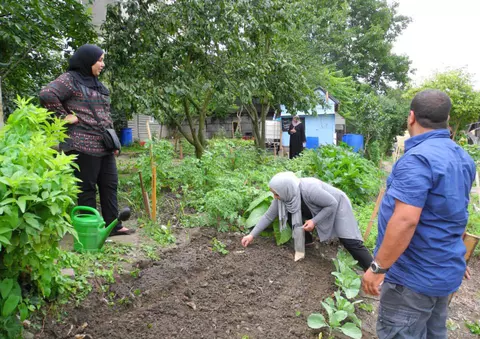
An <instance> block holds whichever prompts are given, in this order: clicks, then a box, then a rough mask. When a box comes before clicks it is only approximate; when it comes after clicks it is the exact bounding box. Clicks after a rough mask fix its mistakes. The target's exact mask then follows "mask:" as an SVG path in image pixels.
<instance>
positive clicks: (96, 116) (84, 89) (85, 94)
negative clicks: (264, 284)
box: [77, 81, 106, 132]
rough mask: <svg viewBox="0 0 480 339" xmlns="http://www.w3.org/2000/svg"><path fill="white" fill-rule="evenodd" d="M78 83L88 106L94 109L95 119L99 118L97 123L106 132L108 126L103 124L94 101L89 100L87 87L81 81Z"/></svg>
mask: <svg viewBox="0 0 480 339" xmlns="http://www.w3.org/2000/svg"><path fill="white" fill-rule="evenodd" d="M77 84H78V86H79V87H80V90H81V91H82V94H83V97H84V99H85V100H86V101H87V103H88V107H89V108H90V110H91V111H92V113H93V117H94V118H95V120H97V123H98V126H100V130H101V131H102V132H105V130H106V128H105V127H104V126H103V125H102V121H101V120H100V118H99V117H98V115H97V112H96V111H95V109H94V108H93V105H92V103H91V102H90V100H88V96H87V87H86V86H84V85H82V84H81V83H80V82H78V81H77Z"/></svg>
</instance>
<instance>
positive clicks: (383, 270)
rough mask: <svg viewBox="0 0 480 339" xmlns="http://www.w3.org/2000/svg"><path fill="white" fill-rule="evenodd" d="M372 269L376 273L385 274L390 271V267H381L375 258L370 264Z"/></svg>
mask: <svg viewBox="0 0 480 339" xmlns="http://www.w3.org/2000/svg"><path fill="white" fill-rule="evenodd" d="M370 269H371V270H372V272H373V273H375V274H385V273H387V271H388V268H381V267H380V265H379V264H378V263H377V262H376V261H375V260H374V261H372V263H371V264H370Z"/></svg>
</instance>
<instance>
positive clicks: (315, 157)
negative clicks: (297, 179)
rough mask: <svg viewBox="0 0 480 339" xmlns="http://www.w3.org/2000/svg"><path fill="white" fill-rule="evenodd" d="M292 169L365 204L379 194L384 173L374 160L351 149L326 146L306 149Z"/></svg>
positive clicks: (294, 161)
mask: <svg viewBox="0 0 480 339" xmlns="http://www.w3.org/2000/svg"><path fill="white" fill-rule="evenodd" d="M289 168H290V170H292V171H294V172H296V171H299V170H302V171H303V172H304V175H305V176H315V177H318V178H319V179H321V180H322V181H325V182H327V183H329V184H331V185H333V186H335V187H336V188H339V189H341V190H342V191H344V192H345V193H346V194H347V196H348V197H349V198H350V200H352V202H354V203H357V204H363V203H365V202H367V201H369V199H370V198H372V197H373V196H375V195H376V194H378V190H379V188H380V184H381V178H382V173H381V171H380V170H379V169H378V168H377V167H376V166H375V164H374V163H372V162H371V161H369V160H367V159H365V158H363V157H362V156H361V155H360V154H358V153H355V152H353V151H352V150H351V149H350V148H349V147H345V146H334V145H325V146H322V147H320V148H319V149H317V150H306V151H304V153H303V155H302V156H301V157H298V158H296V159H294V160H293V161H292V164H291V165H289Z"/></svg>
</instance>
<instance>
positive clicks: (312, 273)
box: [38, 228, 480, 339]
mask: <svg viewBox="0 0 480 339" xmlns="http://www.w3.org/2000/svg"><path fill="white" fill-rule="evenodd" d="M182 233H183V231H182ZM179 238H182V240H181V242H182V244H179V246H177V247H175V248H170V249H167V250H165V251H164V252H163V253H161V254H160V257H161V259H160V260H158V261H150V262H145V261H144V260H142V262H141V263H139V265H136V266H137V267H140V268H141V269H142V270H141V271H139V272H138V271H137V272H136V274H131V273H129V274H124V275H123V276H121V277H119V278H117V281H116V283H114V284H112V285H110V287H109V289H108V291H106V292H102V287H101V286H96V288H95V291H94V292H92V293H91V294H90V295H89V297H88V298H87V299H86V300H85V301H83V302H82V303H81V304H80V306H78V307H74V306H68V307H66V308H65V309H64V311H62V312H61V314H63V315H64V316H63V317H61V318H58V316H52V317H50V318H48V319H47V320H46V321H45V327H44V329H43V332H42V333H41V334H40V335H39V336H38V337H39V338H74V337H75V335H79V336H77V338H134V337H135V338H138V339H140V338H152V339H154V338H155V339H157V338H239V339H247V338H249V339H252V338H318V333H319V331H318V330H312V329H310V328H309V327H308V326H307V317H308V316H309V315H310V314H311V313H313V312H322V311H323V309H322V307H321V304H320V301H322V300H324V299H325V298H326V297H328V296H332V295H333V292H334V291H335V290H336V287H335V285H334V277H333V276H332V275H331V272H332V271H333V270H334V269H335V268H334V265H333V263H332V260H331V258H333V257H335V255H336V253H337V250H338V246H336V245H334V244H330V245H327V244H318V243H317V244H316V247H314V248H308V249H307V255H306V258H305V260H303V261H300V262H294V261H293V250H292V249H291V248H290V247H289V246H288V245H284V246H280V247H279V246H276V245H275V241H274V240H273V239H272V238H259V239H255V242H254V243H253V244H252V245H250V246H249V247H248V248H247V249H244V248H242V247H241V245H240V238H241V235H233V234H221V233H217V232H216V231H215V230H213V229H211V228H202V229H191V230H189V232H188V234H187V235H186V236H185V235H184V236H182V237H180V236H179ZM214 238H217V239H218V241H219V243H223V244H225V245H226V247H225V249H226V250H227V251H228V253H227V254H221V253H220V251H221V248H220V247H218V246H217V247H216V248H215V250H213V247H212V245H213V244H215V242H214V241H212V239H214ZM134 266H135V265H134ZM471 266H472V270H473V272H474V274H476V272H480V263H479V261H478V260H477V259H476V258H475V259H474V261H472V262H471ZM478 290H479V282H478V279H477V278H476V277H475V278H474V279H473V280H471V281H468V282H464V284H463V285H462V288H461V290H460V292H459V293H458V294H457V295H456V297H455V298H454V299H453V301H452V305H451V309H450V320H449V322H448V324H449V327H450V329H451V330H450V331H449V338H458V339H460V338H476V337H477V336H475V335H473V334H470V333H469V331H468V329H466V327H465V326H464V323H465V321H474V320H476V319H478V318H479V317H480V302H479V299H478V295H477V292H476V291H478ZM358 299H363V300H364V302H365V303H366V304H369V305H371V310H370V309H368V307H366V309H367V310H364V309H363V307H362V309H359V308H358V306H359V305H357V312H356V313H357V315H358V317H359V318H360V319H361V321H362V332H363V338H367V339H368V338H376V336H375V335H374V333H375V320H376V316H377V314H376V309H377V307H378V301H377V300H376V299H375V298H370V297H365V296H363V297H357V300H358ZM360 305H361V304H360ZM83 335H85V336H83ZM324 338H326V336H325V335H324ZM334 338H346V337H345V336H343V335H342V334H340V333H337V332H334Z"/></svg>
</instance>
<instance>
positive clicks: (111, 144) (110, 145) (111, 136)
mask: <svg viewBox="0 0 480 339" xmlns="http://www.w3.org/2000/svg"><path fill="white" fill-rule="evenodd" d="M79 86H80V89H81V90H82V93H83V96H84V97H85V100H87V102H88V106H90V110H91V111H92V113H93V116H94V118H95V120H97V122H98V125H99V126H100V131H101V133H102V139H103V144H104V145H105V148H106V149H107V151H112V152H114V151H121V150H122V144H121V143H120V140H119V139H118V136H117V133H116V132H115V130H114V129H113V128H105V127H103V126H102V122H101V120H100V118H99V117H98V115H97V112H96V111H95V109H94V107H93V106H92V103H91V102H90V100H88V96H87V91H86V89H85V86H84V85H82V84H79Z"/></svg>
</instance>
